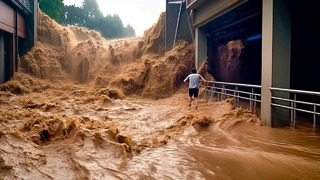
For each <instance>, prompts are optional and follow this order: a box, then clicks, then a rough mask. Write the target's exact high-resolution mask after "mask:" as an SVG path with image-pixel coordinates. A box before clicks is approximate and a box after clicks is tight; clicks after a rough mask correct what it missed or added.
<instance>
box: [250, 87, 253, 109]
mask: <svg viewBox="0 0 320 180" xmlns="http://www.w3.org/2000/svg"><path fill="white" fill-rule="evenodd" d="M252 99H253V88H251V93H250V112H252Z"/></svg>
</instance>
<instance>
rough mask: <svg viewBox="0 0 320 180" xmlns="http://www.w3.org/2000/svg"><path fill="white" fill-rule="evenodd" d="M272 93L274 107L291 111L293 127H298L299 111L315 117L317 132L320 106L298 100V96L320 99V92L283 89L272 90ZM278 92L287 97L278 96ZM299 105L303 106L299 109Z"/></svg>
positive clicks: (314, 130)
mask: <svg viewBox="0 0 320 180" xmlns="http://www.w3.org/2000/svg"><path fill="white" fill-rule="evenodd" d="M270 90H271V92H272V96H271V99H272V102H271V105H272V106H276V107H280V108H285V109H289V110H290V116H291V125H290V126H291V127H293V128H295V127H296V120H297V111H300V112H304V113H308V114H312V116H313V128H312V129H313V132H316V123H317V122H316V121H317V115H320V112H319V111H320V108H318V107H320V104H318V103H316V102H311V100H310V101H306V100H298V99H297V95H304V96H309V99H312V98H314V97H316V96H318V97H320V93H319V92H313V91H302V90H293V89H283V88H274V87H271V88H270ZM276 92H285V93H287V94H286V97H283V96H282V97H281V95H277V94H276ZM298 105H301V106H300V107H298Z"/></svg>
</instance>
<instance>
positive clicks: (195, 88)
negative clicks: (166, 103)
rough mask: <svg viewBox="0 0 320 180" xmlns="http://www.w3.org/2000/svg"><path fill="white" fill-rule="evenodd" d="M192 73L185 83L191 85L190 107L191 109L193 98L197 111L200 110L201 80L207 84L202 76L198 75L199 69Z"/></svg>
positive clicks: (193, 70)
mask: <svg viewBox="0 0 320 180" xmlns="http://www.w3.org/2000/svg"><path fill="white" fill-rule="evenodd" d="M191 72H192V73H191V74H189V75H188V76H187V77H186V79H185V80H184V81H183V82H186V81H187V82H188V83H189V96H190V103H189V106H190V107H191V102H192V96H194V99H195V101H196V109H198V95H199V80H200V79H201V80H203V81H204V82H207V81H206V80H205V79H204V78H203V77H202V76H201V75H200V74H197V69H195V68H193V69H192V71H191Z"/></svg>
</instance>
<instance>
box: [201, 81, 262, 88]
mask: <svg viewBox="0 0 320 180" xmlns="http://www.w3.org/2000/svg"><path fill="white" fill-rule="evenodd" d="M207 83H215V84H224V85H233V86H242V87H253V88H261V85H253V84H241V83H231V82H222V81H207Z"/></svg>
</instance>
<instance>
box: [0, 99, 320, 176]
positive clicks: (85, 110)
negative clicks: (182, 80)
mask: <svg viewBox="0 0 320 180" xmlns="http://www.w3.org/2000/svg"><path fill="white" fill-rule="evenodd" d="M50 94H52V93H50ZM64 96H65V95H63V94H62V95H61V97H59V96H56V95H53V96H50V95H49V96H40V95H39V94H34V97H33V96H32V95H28V98H33V99H37V100H39V101H40V102H45V104H42V103H41V104H40V105H41V106H40V105H39V104H37V102H36V101H35V100H34V102H33V103H34V104H31V105H30V101H29V100H28V99H27V100H26V99H25V97H24V96H21V97H17V96H9V97H1V98H2V100H6V103H4V104H2V105H1V108H2V109H1V111H0V112H1V114H0V115H2V119H1V121H0V125H1V126H0V127H1V129H2V131H3V132H2V134H1V131H0V179H186V180H189V179H240V180H241V179H259V180H260V179H267V180H269V179H281V180H282V179H320V136H319V133H312V132H311V131H305V130H301V129H291V128H281V129H280V128H270V127H267V126H261V125H260V124H259V123H257V121H256V120H255V118H254V117H255V116H254V115H252V114H251V113H249V112H246V111H243V110H241V109H240V110H239V109H238V110H237V109H236V110H231V109H232V104H230V102H228V101H224V102H209V103H206V102H204V101H200V104H199V110H195V109H193V108H191V109H190V108H189V107H188V106H187V104H188V97H187V96H185V94H184V93H183V94H177V95H175V96H173V97H171V98H168V99H164V100H158V101H153V100H143V99H141V100H138V99H131V100H130V99H128V100H110V101H108V103H101V101H100V100H99V97H97V98H96V99H97V100H91V101H90V103H87V99H88V97H86V96H83V97H79V98H78V99H77V100H76V101H75V100H74V99H75V98H73V97H69V98H65V97H64ZM2 102H4V101H2ZM48 102H51V103H53V102H54V103H55V104H56V105H55V106H53V105H51V106H48V105H49V104H47V105H46V103H48ZM44 106H45V107H46V108H45V110H43V107H44ZM12 107H14V108H12ZM26 107H29V108H26ZM30 107H32V108H33V109H30ZM50 107H51V109H49V110H48V108H50ZM204 117H207V119H206V118H204ZM70 118H71V119H73V120H75V122H76V123H73V124H72V123H71V126H70V123H69V125H68V123H67V122H66V121H70ZM206 120H209V121H210V122H209V123H205V122H207V121H206ZM22 122H24V127H25V128H24V130H21V123H22ZM95 122H104V123H107V124H112V125H113V126H115V127H116V128H117V129H118V131H119V133H120V134H121V135H123V137H130V138H132V140H133V142H134V143H136V144H133V145H132V148H134V147H135V146H139V145H140V147H139V148H141V149H140V150H139V151H136V152H135V151H133V152H132V153H130V152H127V151H126V150H128V149H126V148H124V147H126V146H124V143H123V141H122V140H121V142H120V141H119V139H118V141H116V140H115V137H117V136H114V135H112V133H110V128H109V129H108V128H104V126H103V125H101V124H99V123H98V124H96V123H95ZM199 122H200V123H199ZM83 123H85V124H83ZM88 123H89V124H88ZM90 123H92V124H90ZM201 123H202V125H201ZM203 124H204V125H203ZM19 127H20V128H19ZM26 127H28V128H26ZM68 127H69V128H68ZM70 127H71V128H70ZM72 127H73V128H72ZM101 127H102V128H101ZM60 128H64V130H63V131H61V130H60ZM1 129H0V130H1ZM14 129H17V130H19V129H20V130H19V131H20V133H18V134H20V135H19V136H17V135H15V134H16V133H12V132H11V133H9V132H10V130H13V131H15V130H14ZM43 132H46V133H48V134H47V135H46V134H43ZM61 132H63V133H62V134H61ZM65 132H67V135H66V133H65ZM39 133H41V138H40V137H39ZM54 133H56V134H54ZM121 137H122V136H121ZM37 138H38V139H37ZM35 140H36V141H35ZM41 141H44V142H41ZM126 143H127V144H129V145H130V141H127V142H126ZM140 151H141V152H140Z"/></svg>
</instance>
